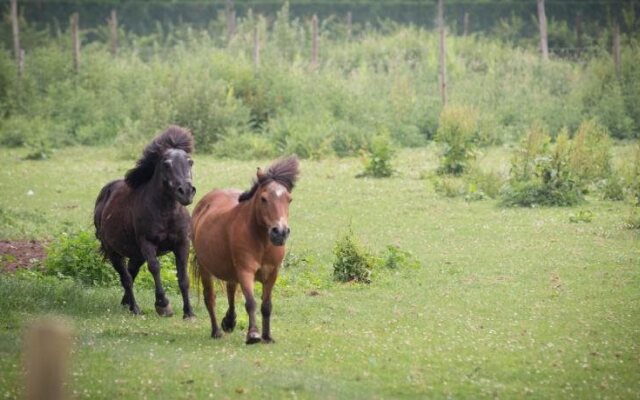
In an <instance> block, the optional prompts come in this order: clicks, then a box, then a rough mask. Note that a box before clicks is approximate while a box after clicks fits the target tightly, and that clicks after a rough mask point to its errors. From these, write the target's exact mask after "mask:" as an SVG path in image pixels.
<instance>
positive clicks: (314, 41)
mask: <svg viewBox="0 0 640 400" xmlns="http://www.w3.org/2000/svg"><path fill="white" fill-rule="evenodd" d="M311 68H312V69H316V68H318V16H317V15H316V14H313V18H312V19H311Z"/></svg>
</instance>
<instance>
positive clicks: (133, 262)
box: [120, 258, 144, 306]
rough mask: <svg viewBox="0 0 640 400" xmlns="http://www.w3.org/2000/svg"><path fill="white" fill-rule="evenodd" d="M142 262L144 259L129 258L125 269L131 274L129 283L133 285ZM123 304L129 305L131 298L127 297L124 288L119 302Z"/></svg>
mask: <svg viewBox="0 0 640 400" xmlns="http://www.w3.org/2000/svg"><path fill="white" fill-rule="evenodd" d="M142 264H144V259H142V260H141V259H136V258H130V259H129V263H128V267H127V270H128V271H129V275H131V285H132V287H133V283H134V282H135V281H136V276H138V272H140V267H141V266H142ZM120 303H121V304H122V305H123V306H130V305H131V299H130V298H129V296H128V294H127V292H126V290H125V293H124V296H122V301H121V302H120Z"/></svg>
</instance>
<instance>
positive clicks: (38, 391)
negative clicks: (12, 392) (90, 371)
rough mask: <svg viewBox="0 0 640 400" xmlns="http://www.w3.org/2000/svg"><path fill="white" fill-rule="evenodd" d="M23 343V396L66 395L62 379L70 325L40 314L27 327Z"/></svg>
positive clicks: (33, 399) (56, 398)
mask: <svg viewBox="0 0 640 400" xmlns="http://www.w3.org/2000/svg"><path fill="white" fill-rule="evenodd" d="M23 343H24V344H23V363H24V371H25V381H24V383H25V391H24V394H25V398H26V399H27V400H62V399H67V398H69V396H68V393H66V391H65V387H64V383H65V381H66V379H67V370H68V366H69V356H70V354H71V344H72V338H71V328H70V327H69V326H68V325H67V324H66V323H64V322H63V321H59V320H55V319H51V318H42V319H39V320H37V321H35V322H34V323H32V324H31V326H30V327H29V328H28V329H27V332H26V333H25V337H24V342H23Z"/></svg>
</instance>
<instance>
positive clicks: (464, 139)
mask: <svg viewBox="0 0 640 400" xmlns="http://www.w3.org/2000/svg"><path fill="white" fill-rule="evenodd" d="M477 133H478V111H477V110H476V109H474V108H471V107H463V106H447V107H445V108H444V109H443V110H442V112H441V113H440V120H439V125H438V131H437V132H436V136H435V140H436V141H437V142H439V143H440V144H442V145H443V153H442V159H441V162H440V167H439V168H438V172H439V173H441V174H452V175H461V174H462V173H464V172H465V171H466V170H467V169H468V167H469V162H470V161H472V160H473V159H474V158H475V152H474V150H475V141H476V139H477Z"/></svg>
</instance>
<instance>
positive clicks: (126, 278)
mask: <svg viewBox="0 0 640 400" xmlns="http://www.w3.org/2000/svg"><path fill="white" fill-rule="evenodd" d="M109 260H110V261H111V264H113V267H114V268H115V269H116V271H118V274H119V275H120V283H122V287H123V288H124V297H123V298H122V302H123V305H128V306H129V310H131V312H132V313H134V314H136V315H138V314H140V308H139V307H138V305H137V304H136V299H135V297H134V296H133V279H132V278H131V275H130V274H129V271H128V270H127V268H126V267H125V266H124V258H123V257H122V256H120V255H114V254H112V255H109ZM125 299H128V300H129V301H128V302H127V303H124V301H125Z"/></svg>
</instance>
